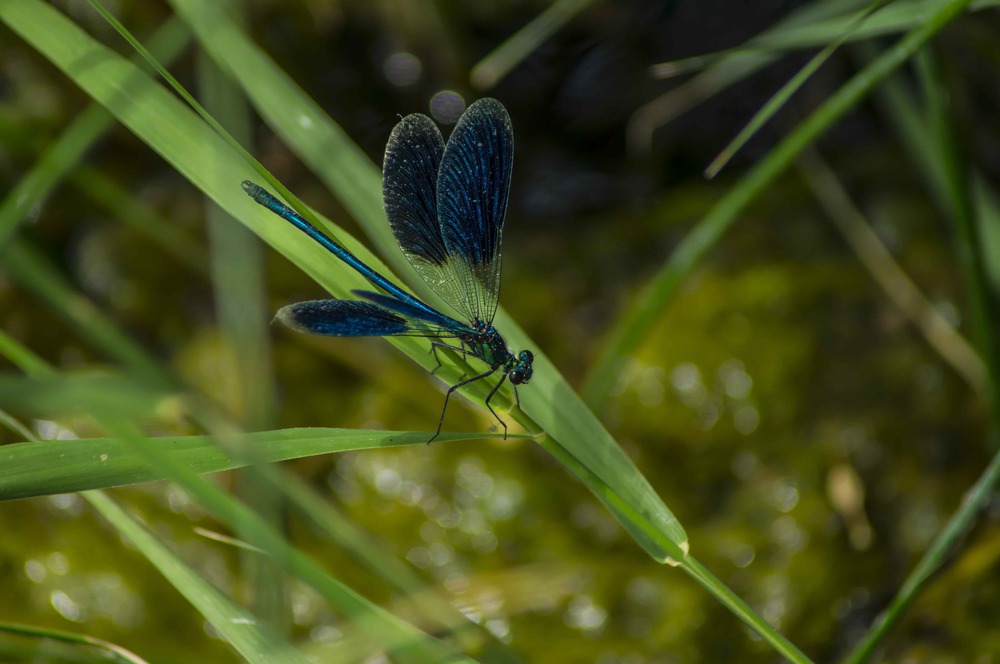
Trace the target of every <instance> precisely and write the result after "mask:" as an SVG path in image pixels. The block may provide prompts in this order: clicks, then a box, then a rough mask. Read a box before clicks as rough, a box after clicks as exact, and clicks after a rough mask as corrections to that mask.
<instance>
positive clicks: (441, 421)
mask: <svg viewBox="0 0 1000 664" xmlns="http://www.w3.org/2000/svg"><path fill="white" fill-rule="evenodd" d="M442 345H444V344H442ZM449 348H451V346H449ZM499 368H500V367H499V366H495V367H493V368H492V369H490V370H489V371H487V372H485V373H481V374H479V375H478V376H473V377H472V378H467V379H465V380H463V381H462V382H460V383H458V384H456V385H452V386H451V387H449V388H448V392H447V393H445V395H444V406H443V407H442V408H441V419H439V420H438V428H437V431H435V432H434V435H433V436H431V439H430V440H428V441H427V444H428V445H430V444H431V443H433V442H434V439H435V438H437V437H438V436H440V435H441V427H443V426H444V414H445V412H447V410H448V399H450V398H451V393H452V392H454V391H455V390H457V389H458V388H460V387H464V386H466V385H468V384H469V383H474V382H476V381H477V380H479V379H481V378H486V377H487V376H491V375H493V372H495V371H496V370H497V369H499ZM501 382H503V381H501ZM493 392H496V389H494V390H493ZM493 392H490V396H493ZM486 401H487V404H486V407H487V408H489V409H490V412H491V413H493V409H492V408H490V404H489V399H488V398H487V400H486ZM496 415H497V414H496V413H493V417H496ZM497 419H498V420H499V419H500V418H499V417H497ZM500 423H501V424H503V421H502V420H501V421H500ZM503 428H504V431H506V430H507V425H506V424H504V425H503Z"/></svg>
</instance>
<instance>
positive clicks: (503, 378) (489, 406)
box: [486, 369, 520, 440]
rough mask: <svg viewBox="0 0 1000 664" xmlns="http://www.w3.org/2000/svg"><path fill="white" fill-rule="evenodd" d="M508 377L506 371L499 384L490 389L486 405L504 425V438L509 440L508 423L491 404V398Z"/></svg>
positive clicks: (501, 424)
mask: <svg viewBox="0 0 1000 664" xmlns="http://www.w3.org/2000/svg"><path fill="white" fill-rule="evenodd" d="M494 371H495V369H494ZM506 379H507V373H506V372H504V375H503V376H502V377H501V378H500V380H498V381H497V384H496V385H494V386H493V389H492V390H490V393H489V394H487V395H486V407H487V408H489V409H490V412H491V413H493V417H495V418H497V422H499V423H500V426H502V427H503V439H504V440H507V423H506V422H504V421H503V420H501V419H500V416H499V415H497V412H496V411H495V410H493V406H491V405H490V399H492V398H493V395H494V394H496V393H497V390H499V389H500V386H501V385H503V382H504V380H506ZM514 394H515V395H516V394H517V388H516V387H515V388H514ZM518 408H520V404H518Z"/></svg>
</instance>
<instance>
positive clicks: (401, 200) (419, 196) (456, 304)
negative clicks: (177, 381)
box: [243, 99, 534, 442]
mask: <svg viewBox="0 0 1000 664" xmlns="http://www.w3.org/2000/svg"><path fill="white" fill-rule="evenodd" d="M513 160H514V137H513V131H512V129H511V124H510V117H509V116H508V115H507V111H506V109H504V107H503V105H502V104H501V103H500V102H498V101H497V100H495V99H480V100H479V101H477V102H475V103H474V104H472V105H471V106H469V108H468V110H466V111H465V113H464V114H462V117H461V118H459V120H458V123H457V124H456V125H455V129H454V131H453V132H452V134H451V137H450V138H449V139H448V143H447V145H446V144H445V142H444V139H443V138H442V137H441V132H440V131H439V130H438V128H437V126H436V125H435V124H434V122H433V121H432V120H431V119H430V118H428V117H427V116H426V115H422V114H420V113H415V114H413V115H408V116H407V117H405V118H403V119H402V120H401V121H400V122H399V124H397V125H396V128H395V129H393V130H392V135H391V136H390V137H389V143H388V144H387V145H386V148H385V163H384V165H383V173H382V195H383V199H384V201H385V211H386V215H387V216H388V218H389V226H390V227H391V228H392V232H393V235H395V237H396V242H398V243H399V248H400V249H402V250H403V253H404V254H405V255H406V258H407V259H408V260H409V261H410V264H411V265H412V266H413V267H414V269H415V270H416V271H417V274H419V275H420V277H421V278H422V279H423V280H424V281H425V282H427V284H428V285H429V286H430V287H431V288H432V289H433V290H434V291H435V292H436V293H437V294H438V295H440V296H441V298H442V299H443V300H444V301H445V302H447V303H448V305H449V306H451V308H452V309H454V310H455V312H457V314H459V315H460V316H461V318H462V320H459V319H457V318H452V317H451V316H448V315H445V314H443V313H441V312H440V311H438V310H437V309H434V308H433V307H431V306H429V305H427V304H425V303H424V302H421V301H420V300H419V299H417V298H416V297H414V296H412V295H410V294H409V293H407V292H405V291H404V290H403V289H401V288H400V287H399V286H397V285H396V284H394V283H392V282H391V281H389V280H388V279H386V278H385V277H383V276H382V275H381V274H379V273H378V272H376V271H375V270H373V269H372V268H370V267H368V266H367V265H365V264H364V263H362V262H361V261H360V260H358V258H357V257H356V256H354V254H352V253H351V252H349V251H347V249H345V248H344V247H342V246H340V245H339V244H338V243H337V242H335V241H333V240H332V239H330V238H329V237H328V236H326V235H324V234H323V232H322V231H320V230H319V229H318V228H316V227H315V226H313V225H312V224H310V223H309V222H308V221H306V220H305V219H303V218H302V217H301V216H299V215H298V214H297V213H296V212H295V211H293V210H291V209H290V208H288V207H286V206H285V205H283V204H282V203H281V202H280V201H278V199H276V198H275V197H274V196H272V195H271V194H270V193H268V192H267V191H266V190H264V189H263V188H262V187H260V186H259V185H256V184H254V183H253V182H250V181H249V180H247V181H244V182H243V189H244V190H245V191H246V192H247V194H249V195H250V196H251V197H252V198H253V199H254V200H255V201H256V202H257V203H260V204H261V205H263V206H264V207H266V208H268V209H269V210H271V211H272V212H274V213H275V214H277V215H278V216H280V217H281V218H282V219H285V220H287V221H289V222H291V223H292V224H293V225H295V226H296V227H297V228H298V229H299V230H301V231H303V232H304V233H306V234H307V235H308V236H309V237H311V238H312V239H314V240H316V242H318V243H319V244H320V245H322V246H323V247H324V248H325V249H327V250H328V251H329V252H330V253H332V254H333V255H334V256H336V257H337V258H339V259H340V260H342V261H344V262H345V263H347V264H348V265H350V266H351V267H352V268H354V269H355V270H357V271H358V272H359V273H360V274H361V275H362V276H363V277H364V278H365V279H367V280H368V281H369V282H371V284H372V285H373V286H375V287H376V288H379V289H381V291H382V292H373V291H361V290H356V291H353V293H354V294H355V295H357V296H358V297H359V298H361V299H360V300H314V301H311V302H299V303H298V304H292V305H289V306H287V307H284V308H282V309H281V310H280V311H279V312H278V315H277V318H278V320H280V321H281V322H282V323H284V324H285V325H287V326H288V327H291V328H292V329H295V330H299V331H300V332H309V333H311V334H327V335H332V336H337V337H386V336H417V337H429V338H431V339H434V341H433V342H432V343H431V349H432V351H433V352H434V357H435V358H436V359H437V360H438V367H440V366H441V360H440V358H438V356H437V351H438V350H439V349H448V350H452V351H455V352H456V353H461V354H463V355H466V356H469V357H474V358H476V359H478V360H481V361H482V362H484V363H486V364H487V365H488V366H489V369H487V370H486V371H484V372H482V373H480V374H478V375H475V376H472V377H471V378H466V379H465V380H462V381H461V382H459V383H457V384H456V385H452V386H451V387H450V388H449V389H448V393H447V395H446V396H445V399H444V407H443V408H442V409H441V419H440V420H439V421H438V427H437V431H436V432H435V434H434V435H433V436H432V437H431V439H430V440H434V439H435V438H437V437H438V435H439V434H440V433H441V427H442V426H443V424H444V415H445V412H446V411H447V410H448V399H450V398H451V395H452V393H453V392H455V390H457V389H458V388H460V387H462V386H464V385H468V384H469V383H472V382H475V381H477V380H481V379H483V378H486V377H488V376H491V375H493V374H495V373H496V372H497V371H500V372H501V374H502V375H501V376H500V380H499V381H498V382H497V384H496V385H495V386H494V387H493V389H492V390H490V393H489V395H488V396H487V397H486V407H487V408H489V410H490V412H491V413H493V417H495V418H496V419H497V421H498V422H500V425H501V426H503V429H504V435H505V436H506V432H507V424H506V423H505V422H504V421H503V420H502V419H500V416H499V415H497V414H496V411H494V410H493V407H492V406H491V405H490V400H491V399H492V398H493V395H495V394H496V393H497V390H499V389H500V386H501V385H503V382H504V380H507V379H509V380H510V382H511V384H512V385H514V386H515V388H514V396H515V398H518V397H517V387H516V386H517V385H523V384H525V383H527V382H528V381H529V380H531V373H532V368H531V364H532V361H533V360H534V356H533V355H532V354H531V351H529V350H522V351H521V352H520V353H518V354H517V355H514V354H513V353H511V352H510V350H509V349H508V348H507V344H506V342H504V340H503V337H501V336H500V333H499V332H497V331H496V329H495V328H494V327H493V317H494V315H495V314H496V310H497V301H498V299H499V295H500V263H501V248H502V246H501V245H502V240H503V223H504V217H505V216H506V214H507V195H508V192H509V190H510V171H511V165H512V163H513ZM463 320H464V322H463ZM444 339H457V340H458V342H459V345H452V344H448V343H445V342H444V341H442V340H444ZM518 405H520V400H519V399H518ZM428 442H430V441H428Z"/></svg>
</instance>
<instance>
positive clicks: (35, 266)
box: [0, 239, 170, 385]
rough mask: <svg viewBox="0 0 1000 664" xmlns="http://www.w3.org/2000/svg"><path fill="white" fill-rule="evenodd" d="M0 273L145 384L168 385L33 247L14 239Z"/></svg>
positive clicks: (148, 359)
mask: <svg viewBox="0 0 1000 664" xmlns="http://www.w3.org/2000/svg"><path fill="white" fill-rule="evenodd" d="M0 257H2V259H3V260H2V263H0V269H2V271H3V272H5V273H6V274H7V275H9V276H10V277H11V278H12V279H14V280H16V281H18V282H19V283H20V284H21V285H22V286H23V287H24V288H25V289H27V290H29V291H31V292H32V293H34V294H35V296H36V297H38V298H39V299H41V300H42V301H43V302H45V304H46V305H48V306H49V307H50V308H51V309H52V310H53V311H54V312H55V313H56V314H57V315H59V316H61V317H62V318H64V319H65V320H66V321H67V322H68V323H69V324H70V325H71V326H72V327H73V328H74V329H75V330H76V331H77V332H78V333H79V334H80V336H82V337H83V338H85V339H86V340H87V341H88V342H89V343H90V344H91V345H92V346H93V347H94V348H96V349H99V350H100V351H102V352H104V353H105V354H106V355H108V357H111V358H114V359H116V360H117V361H119V362H121V363H122V364H123V365H124V366H125V367H126V370H128V371H130V372H132V373H134V374H135V375H137V376H141V377H142V378H143V379H145V380H146V381H150V382H154V383H158V384H162V385H165V384H168V383H169V382H170V379H169V378H168V377H167V376H166V375H165V373H164V372H163V369H162V368H161V367H160V365H159V364H158V363H157V362H156V361H155V360H154V359H152V358H151V357H150V355H149V354H148V353H147V352H146V351H145V349H143V347H142V346H141V345H139V344H138V343H137V342H136V341H135V340H133V339H132V338H131V337H130V336H128V335H127V334H125V333H124V332H123V331H122V330H121V329H120V328H119V327H118V326H117V325H115V323H114V322H112V321H111V320H110V319H109V318H108V317H107V316H105V315H104V313H103V312H102V311H101V310H100V309H98V308H97V306H96V305H94V303H93V302H91V301H90V300H89V299H88V298H86V297H84V296H83V295H82V294H80V293H79V292H78V291H76V290H75V289H74V288H73V287H72V285H71V284H69V283H68V282H67V281H66V279H65V277H64V276H63V275H62V274H60V273H59V271H58V269H56V267H55V266H54V265H52V264H51V263H50V262H49V260H48V259H47V258H46V257H45V256H43V255H42V254H41V253H40V252H38V251H37V250H35V248H34V247H32V246H31V245H29V244H28V243H27V242H25V241H23V240H21V239H14V240H13V241H12V242H10V243H9V244H8V246H7V247H5V248H4V249H2V250H0Z"/></svg>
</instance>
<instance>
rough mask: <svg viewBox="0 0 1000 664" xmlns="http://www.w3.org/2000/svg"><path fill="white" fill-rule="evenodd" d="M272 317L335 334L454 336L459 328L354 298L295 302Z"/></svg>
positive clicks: (310, 330)
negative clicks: (446, 327)
mask: <svg viewBox="0 0 1000 664" xmlns="http://www.w3.org/2000/svg"><path fill="white" fill-rule="evenodd" d="M385 297H388V296H385ZM421 311H422V310H421ZM275 318H277V319H278V320H279V321H281V322H282V323H284V324H285V325H287V326H288V327H290V328H292V329H293V330H297V331H299V332H307V333H309V334H326V335H330V336H334V337H393V336H416V337H455V336H458V334H459V331H456V330H451V329H445V328H442V327H441V326H439V325H435V324H433V323H430V322H428V321H424V320H419V319H414V318H410V317H408V316H405V315H401V314H398V313H394V312H392V311H389V310H388V309H386V308H384V307H381V306H379V305H377V304H374V303H372V302H359V301H355V300H311V301H309V302H298V303H296V304H290V305H288V306H287V307H282V308H281V309H279V310H278V313H277V315H275Z"/></svg>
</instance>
